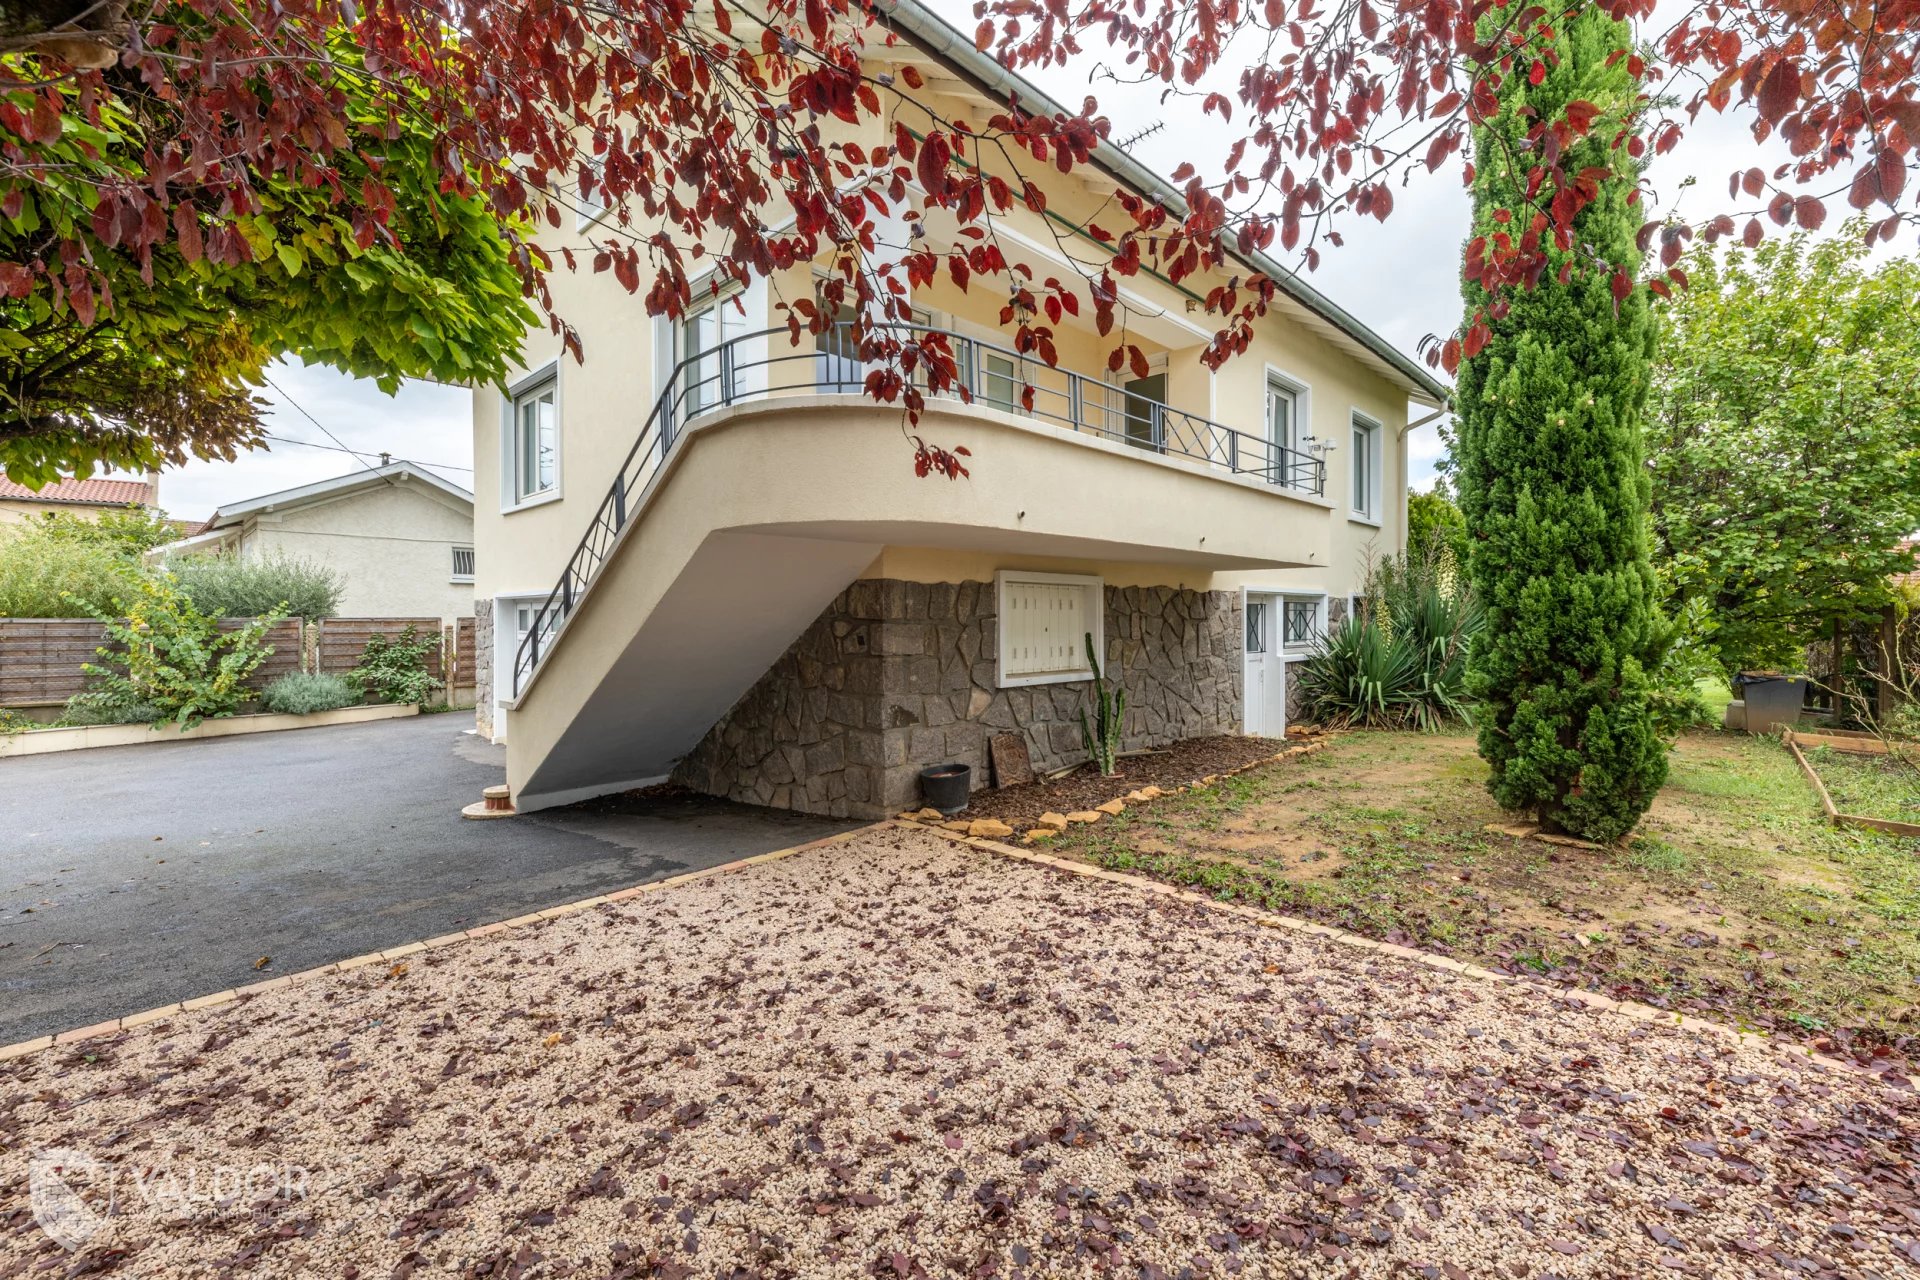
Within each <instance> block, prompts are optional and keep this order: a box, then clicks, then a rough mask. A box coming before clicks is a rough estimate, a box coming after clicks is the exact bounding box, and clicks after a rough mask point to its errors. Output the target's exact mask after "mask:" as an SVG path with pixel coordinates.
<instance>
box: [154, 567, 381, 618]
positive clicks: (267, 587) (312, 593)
mask: <svg viewBox="0 0 1920 1280" xmlns="http://www.w3.org/2000/svg"><path fill="white" fill-rule="evenodd" d="M167 568H168V569H169V570H171V571H172V573H173V576H174V581H175V582H176V583H178V584H179V589H180V590H181V591H182V592H184V593H185V594H186V596H187V598H188V599H190V600H192V601H193V607H194V608H196V609H198V610H199V611H200V612H202V613H204V614H206V615H208V616H209V617H213V618H257V617H260V616H261V615H263V614H268V613H272V612H274V611H275V610H279V611H280V613H281V614H282V616H285V617H293V618H331V617H332V616H333V615H334V612H335V611H336V610H337V609H338V608H339V607H340V593H341V591H343V590H344V589H345V587H346V582H345V580H344V579H342V578H341V576H340V575H339V574H338V573H335V572H334V571H333V570H332V569H329V568H328V567H327V566H325V565H323V564H320V563H318V562H317V561H313V560H300V559H296V558H294V557H291V556H287V555H283V554H279V553H275V554H272V555H264V556H251V557H248V558H246V559H241V558H240V557H238V556H231V555H225V556H184V557H182V558H180V559H178V560H175V561H173V562H172V563H171V564H169V565H168V566H167Z"/></svg>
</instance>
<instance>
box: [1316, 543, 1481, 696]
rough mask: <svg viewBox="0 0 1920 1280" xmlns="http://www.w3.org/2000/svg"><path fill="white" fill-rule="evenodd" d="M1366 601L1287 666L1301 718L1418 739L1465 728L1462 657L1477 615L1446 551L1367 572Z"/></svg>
mask: <svg viewBox="0 0 1920 1280" xmlns="http://www.w3.org/2000/svg"><path fill="white" fill-rule="evenodd" d="M1365 598H1366V605H1365V608H1364V609H1363V610H1362V612H1360V613H1358V614H1355V615H1354V616H1352V617H1350V618H1348V619H1347V620H1346V621H1345V622H1343V623H1341V624H1340V625H1339V626H1337V627H1335V628H1334V629H1333V630H1332V631H1331V632H1329V633H1328V634H1327V636H1326V637H1325V638H1324V639H1322V640H1321V642H1320V643H1319V645H1318V646H1317V647H1316V648H1315V650H1314V651H1313V653H1312V654H1311V655H1310V656H1309V657H1308V658H1307V660H1306V661H1305V662H1303V663H1301V664H1300V665H1299V666H1298V667H1297V668H1296V670H1297V672H1298V675H1297V677H1296V678H1297V679H1298V680H1299V683H1300V692H1301V704H1302V709H1303V710H1304V712H1305V714H1306V716H1307V718H1308V719H1310V720H1314V721H1317V722H1319V723H1321V724H1327V725H1332V726H1334V727H1336V728H1349V727H1366V728H1377V729H1421V730H1425V731H1427V732H1432V731H1434V730H1436V729H1438V728H1440V726H1441V725H1443V724H1445V723H1446V722H1448V721H1450V720H1459V721H1467V722H1471V720H1472V715H1471V707H1470V705H1469V703H1468V701H1467V697H1466V672H1467V653H1468V650H1469V648H1470V647H1471V645H1472V642H1473V637H1474V635H1475V634H1476V633H1477V632H1478V631H1479V630H1480V627H1481V621H1482V611H1481V608H1480V605H1479V603H1478V601H1476V600H1475V599H1474V597H1473V593H1472V591H1471V590H1470V589H1469V588H1468V587H1467V585H1466V584H1465V582H1464V581H1463V580H1462V579H1461V578H1460V576H1459V575H1458V574H1457V573H1455V572H1454V571H1453V569H1452V565H1451V564H1450V563H1449V556H1448V555H1447V554H1446V553H1445V549H1444V548H1440V549H1438V550H1436V551H1435V552H1433V553H1430V554H1428V555H1425V556H1422V557H1418V558H1412V557H1406V556H1401V557H1395V558H1393V559H1389V560H1384V561H1381V562H1379V563H1377V564H1374V565H1372V566H1370V567H1369V569H1368V572H1367V586H1366V596H1365Z"/></svg>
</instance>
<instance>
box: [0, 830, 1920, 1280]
mask: <svg viewBox="0 0 1920 1280" xmlns="http://www.w3.org/2000/svg"><path fill="white" fill-rule="evenodd" d="M1917 1121H1920V1111H1917V1110H1916V1104H1915V1101H1914V1099H1913V1096H1912V1095H1911V1094H1908V1093H1902V1092H1897V1091H1895V1090H1893V1089H1891V1088H1889V1087H1887V1086H1884V1085H1881V1084H1877V1083H1874V1082H1872V1081H1869V1080H1867V1079H1864V1078H1862V1077H1858V1076H1854V1075H1851V1074H1841V1073H1838V1072H1832V1071H1828V1070H1825V1069H1823V1068H1821V1067H1820V1066H1818V1065H1817V1064H1810V1063H1807V1062H1805V1061H1798V1062H1796V1061H1794V1060H1792V1059H1790V1058H1788V1057H1787V1056H1786V1055H1783V1054H1776V1053H1774V1052H1771V1051H1767V1050H1762V1049H1758V1048H1738V1047H1735V1046H1734V1045H1733V1044H1732V1043H1731V1042H1730V1041H1729V1040H1727V1039H1726V1038H1724V1037H1719V1036H1714V1035H1710V1034H1708V1033H1691V1032H1685V1031H1681V1030H1679V1029H1676V1028H1671V1027H1665V1026H1656V1025H1651V1024H1648V1023H1645V1022H1640V1021H1635V1020H1631V1019H1628V1018H1626V1017H1624V1016H1623V1015H1620V1014H1614V1013H1601V1012H1597V1011H1594V1010H1589V1009H1584V1008H1574V1007H1568V1006H1564V1005H1561V1004H1558V1003H1556V1002H1555V1001H1554V1000H1553V998H1552V996H1551V995H1550V994H1549V993H1546V992H1544V991H1541V990H1539V989H1535V988H1527V987H1521V986H1515V985H1494V984H1490V983H1487V982H1484V981H1481V980H1475V979H1469V978H1463V977H1456V976H1453V975H1450V974H1446V973H1443V972H1439V971H1436V970H1433V969H1430V968H1427V967H1424V966H1420V965H1416V964H1413V963H1410V962H1406V961H1403V960H1399V959H1395V958H1391V957H1387V956H1383V955H1380V954H1378V953H1374V952H1368V951H1362V950H1358V949H1353V948H1349V947H1345V946H1343V945H1341V944H1338V943H1333V942H1329V941H1326V940H1324V939H1320V938H1315V937H1313V936H1310V935H1305V934H1297V933H1293V932H1291V931H1283V930H1275V929H1268V928H1262V927H1260V926H1259V925H1258V924H1256V923H1254V922H1252V921H1249V920H1248V919H1246V918H1245V917H1241V916H1236V915H1231V914H1228V913H1225V912H1220V911H1215V910H1211V909H1208V908H1205V907H1199V906H1194V905H1191V904H1188V903H1185V902H1181V901H1178V900H1173V899H1170V898H1168V897H1166V896H1164V895H1156V894H1151V893H1146V892H1143V891H1141V890H1139V889H1138V888H1135V887H1131V886H1125V885H1117V884H1111V883H1107V882H1103V881H1097V880H1090V879H1086V878H1082V877H1077V876H1073V875H1070V874H1067V873H1064V872H1060V871H1056V870H1052V869H1049V868H1044V867H1039V866H1035V865H1032V864H1028V863H1022V862H1017V861H1014V860H1011V859H1004V858H1000V857H998V856H996V855H992V854H988V853H985V852H981V851H978V850H974V849H971V848H966V847H961V846H956V845H954V844H952V843H950V842H948V841H945V840H943V839H941V838H939V837H937V836H933V835H930V834H927V833H924V832H919V831H912V830H907V829H887V830H884V831H876V832H874V833H872V834H869V835H864V836H861V837H857V838H856V839H855V840H853V841H852V842H850V843H847V844H844V845H841V846H839V847H837V848H830V849H823V850H817V851H811V852H807V853H803V854H799V855H796V856H794V857H791V858H788V859H785V860H783V861H778V862H773V863H768V864H764V865H761V866H757V867H754V868H751V869H748V870H746V871H742V872H738V873H730V874H727V875H724V876H720V877H716V878H713V879H710V880H706V881H702V882H698V883H695V884H690V885H685V886H681V887H677V888H674V889H671V890H668V891H666V892H663V893H659V894H653V895H648V896H645V897H641V898H638V899H634V900H631V901H628V902H623V903H621V904H619V905H617V906H610V907H603V908H598V909H596V910H593V911H590V912H587V913H582V914H579V915H574V916H569V917H566V918H563V919H559V920H555V921H550V922H547V923H544V924H541V925H538V926H535V927H532V928H529V929H523V930H520V931H518V932H515V933H512V934H507V935H502V936H500V937H497V938H491V939H487V940H484V941H480V942H475V943H468V944H464V945H462V946H459V947H455V948H452V949H449V950H447V951H441V952H428V953H424V954H421V955H416V956H414V957H412V959H411V961H410V962H408V963H407V964H406V965H405V966H404V967H403V968H400V969H396V970H394V971H389V970H388V969H387V968H386V967H384V966H377V967H371V968H365V969H359V970H356V971H353V972H351V973H347V974H341V975H336V976H334V977H330V978H326V979H322V980H318V981H315V982H313V983H311V984H305V985H300V986H296V987H293V988H288V989H284V990H280V991H276V992H273V993H270V994H267V995H263V996H260V997H257V998H256V999H254V1000H252V1001H251V1002H249V1003H246V1004H244V1005H241V1006H239V1007H229V1008H227V1009H222V1010H210V1011H207V1012H204V1013H201V1014H189V1015H182V1016H180V1017H178V1018H176V1019H175V1020H173V1021H172V1022H171V1023H159V1024H154V1025H152V1026H148V1027H143V1028H141V1029H139V1030H137V1031H134V1032H132V1033H129V1034H127V1035H126V1036H124V1037H123V1038H122V1039H120V1040H117V1041H108V1042H90V1043H88V1044H85V1045H82V1046H79V1047H77V1048H73V1049H62V1050H58V1051H55V1052H52V1053H48V1054H42V1055H37V1056H34V1057H31V1058H27V1059H21V1060H16V1061H14V1062H11V1063H7V1064H4V1065H0V1275H4V1276H13V1275H27V1274H32V1275H35V1276H39V1275H75V1274H110V1275H113V1274H117V1275H138V1276H142V1277H147V1276H168V1277H171V1276H198V1275H216V1274H227V1273H241V1274H247V1275H274V1276H282V1275H284V1276H303V1277H304V1276H329V1277H334V1276H338V1277H375V1276H380V1277H386V1276H404V1275H409V1274H417V1275H473V1276H487V1277H506V1276H525V1277H534V1276H556V1277H559V1276H632V1277H640V1276H656V1275H658V1276H703V1277H704V1276H726V1277H745V1276H789V1275H802V1276H869V1275H878V1276H890V1277H914V1276H922V1275H925V1276H945V1275H966V1276H973V1277H988V1276H993V1277H1017V1276H1032V1277H1041V1276H1066V1275H1082V1274H1086V1275H1097V1274H1113V1275H1127V1276H1134V1275H1144V1276H1150V1277H1151V1276H1181V1275H1185V1276H1196V1277H1214V1276H1219V1275H1223V1274H1239V1275H1247V1276H1289V1277H1291V1276H1303V1277H1304V1276H1314V1277H1322V1276H1325V1277H1345V1276H1387V1275H1393V1276H1409V1275H1411V1276H1431V1277H1445V1278H1447V1280H1461V1278H1463V1277H1467V1276H1473V1277H1483V1276H1484V1277H1499V1276H1510V1277H1513V1278H1514V1280H1532V1278H1536V1277H1550V1276H1559V1277H1565V1278H1567V1280H1572V1278H1573V1277H1589V1276H1591V1277H1600V1276H1607V1277H1645V1276H1654V1275H1664V1274H1678V1275H1681V1276H1727V1277H1754V1276H1761V1277H1763V1276H1789V1275H1791V1276H1795V1277H1800V1276H1860V1277H1892V1276H1909V1275H1913V1274H1915V1268H1916V1266H1920V1243H1916V1237H1920V1202H1917V1200H1916V1180H1917V1179H1920V1172H1917V1170H1920V1160H1917V1159H1916V1157H1920V1151H1917V1150H1916V1144H1917V1142H1920V1139H1917V1137H1916V1134H1917V1133H1920V1124H1917V1123H1916V1122H1917ZM49 1147H67V1148H73V1149H76V1150H78V1151H80V1152H83V1153H87V1154H90V1155H91V1156H94V1157H97V1158H98V1159H100V1160H101V1161H104V1162H106V1163H107V1165H108V1168H107V1169H106V1170H96V1171H95V1172H94V1175H93V1177H92V1180H91V1183H90V1184H88V1185H91V1186H93V1187H94V1188H95V1191H96V1192H99V1191H100V1190H102V1189H104V1188H105V1187H107V1186H108V1185H111V1187H112V1189H113V1191H114V1193H115V1196H116V1200H115V1211H114V1214H113V1216H112V1217H111V1218H109V1219H107V1220H106V1224H105V1226H104V1227H103V1228H102V1229H101V1230H100V1231H99V1232H98V1233H97V1234H96V1235H94V1236H93V1237H92V1238H91V1239H89V1240H88V1241H87V1242H86V1243H85V1245H84V1247H83V1248H82V1250H81V1251H80V1252H79V1253H78V1254H77V1255H67V1254H65V1253H63V1252H62V1251H61V1249H60V1248H59V1247H58V1246H57V1245H55V1244H54V1243H53V1242H51V1241H50V1240H49V1239H48V1237H47V1236H46V1235H44V1234H43V1233H42V1231H41V1229H40V1228H39V1227H38V1226H36V1225H35V1221H34V1218H33V1217H32V1215H31V1213H30V1212H29V1209H28V1207H27V1200H28V1197H27V1194H26V1192H27V1186H28V1160H29V1157H30V1156H31V1155H32V1154H33V1153H34V1152H36V1151H39V1150H42V1149H45V1148H49ZM255 1165H262V1166H267V1167H269V1168H270V1169H273V1170H290V1171H291V1172H276V1173H274V1174H273V1175H272V1176H271V1177H269V1176H267V1175H265V1174H263V1175H261V1176H260V1177H259V1178H257V1179H256V1180H255V1181H254V1183H253V1194H248V1195H243V1196H233V1195H231V1194H230V1193H231V1191H232V1189H233V1188H232V1185H231V1184H230V1183H228V1184H223V1183H222V1181H221V1179H220V1178H219V1176H218V1168H219V1167H220V1166H229V1167H234V1168H242V1167H248V1166H255ZM149 1170H150V1171H153V1172H152V1173H151V1174H147V1173H146V1171H149ZM300 1170H304V1171H305V1173H304V1183H302V1175H301V1174H300V1172H299V1171H300ZM143 1175H145V1182H144V1184H142V1183H141V1178H142V1176H143ZM190 1179H191V1180H190ZM78 1181H79V1182H80V1183H82V1184H87V1180H86V1179H84V1178H80V1179H78ZM223 1185H224V1189H225V1190H226V1191H227V1192H228V1193H229V1194H228V1196H227V1198H226V1199H224V1200H221V1199H219V1198H217V1196H216V1194H215V1193H216V1192H218V1191H219V1190H221V1189H222V1188H223ZM276 1188H286V1189H287V1191H288V1193H287V1194H281V1193H278V1192H277V1191H276ZM302 1191H304V1194H294V1193H297V1192H302ZM70 1221H71V1220H70Z"/></svg>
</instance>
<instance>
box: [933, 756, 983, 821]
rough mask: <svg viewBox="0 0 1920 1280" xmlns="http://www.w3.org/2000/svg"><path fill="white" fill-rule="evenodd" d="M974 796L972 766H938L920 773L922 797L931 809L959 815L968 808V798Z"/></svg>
mask: <svg viewBox="0 0 1920 1280" xmlns="http://www.w3.org/2000/svg"><path fill="white" fill-rule="evenodd" d="M972 794H973V766H971V765H964V764H936V765H929V766H928V767H927V768H925V769H922V770H921V771H920V795H921V798H922V799H924V800H925V801H926V803H927V807H928V808H930V809H938V810H939V811H940V812H942V813H945V814H955V813H958V812H960V811H961V810H962V809H964V808H966V807H967V797H968V796H970V795H972Z"/></svg>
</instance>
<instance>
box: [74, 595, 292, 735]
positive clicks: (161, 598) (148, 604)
mask: <svg viewBox="0 0 1920 1280" xmlns="http://www.w3.org/2000/svg"><path fill="white" fill-rule="evenodd" d="M126 614H127V616H126V617H125V618H117V617H114V616H112V615H110V614H107V613H104V612H96V613H95V614H94V617H96V618H98V619H99V620H100V621H101V622H102V623H104V624H105V625H106V628H107V636H108V639H109V642H110V645H111V646H112V647H110V648H102V649H101V650H100V651H99V652H100V656H101V657H102V658H105V659H106V660H107V661H109V662H111V663H112V664H114V665H112V666H101V665H99V664H96V663H92V662H89V663H87V664H86V666H85V667H84V668H83V669H84V670H85V671H86V673H87V674H88V675H89V676H91V677H92V678H93V681H94V687H93V689H92V690H91V691H90V692H93V693H97V694H99V695H101V696H102V697H103V698H105V699H109V700H119V701H122V702H126V703H140V702H144V703H148V704H150V705H151V706H153V707H154V708H155V709H156V710H157V711H158V712H159V715H158V717H157V719H161V720H166V721H169V722H171V723H173V724H177V725H179V726H180V728H182V729H191V728H192V727H193V726H194V725H196V724H199V723H200V722H201V721H202V720H205V719H207V718H208V717H210V716H229V715H232V714H233V712H234V710H235V709H236V708H237V707H238V706H239V705H240V704H241V703H242V702H244V701H246V699H248V698H249V697H251V696H252V695H253V690H252V689H250V688H248V687H247V683H246V682H247V677H248V676H250V675H252V674H253V673H254V671H255V670H257V669H258V668H259V666H260V664H261V663H262V662H264V661H266V659H267V656H268V655H269V654H271V653H272V652H273V648H272V646H271V645H268V644H265V643H264V638H265V636H266V633H267V631H268V629H269V628H271V627H272V626H273V625H274V624H275V623H277V622H279V621H280V620H281V619H282V618H283V617H285V616H286V615H285V614H284V613H282V612H281V611H279V610H275V611H273V612H272V613H269V614H267V615H266V616H265V617H260V618H255V619H253V620H251V621H249V622H248V623H247V624H246V625H245V626H242V627H239V628H236V629H235V630H233V631H222V630H220V627H219V622H218V620H217V619H216V618H213V617H210V616H209V615H207V614H205V613H202V612H201V611H200V610H198V609H196V608H195V607H194V605H193V601H192V600H190V599H188V598H187V596H186V594H185V593H184V592H181V591H178V590H176V589H175V588H174V584H173V581H172V579H171V578H170V577H168V576H167V575H165V574H159V575H155V576H154V577H151V578H149V579H147V580H146V581H145V582H143V583H141V584H140V590H139V592H138V593H137V594H136V595H135V597H134V598H133V600H131V601H129V602H127V610H126Z"/></svg>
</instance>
